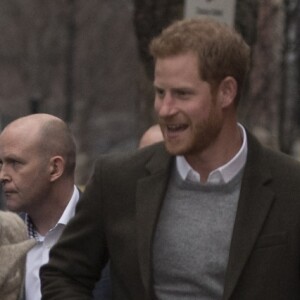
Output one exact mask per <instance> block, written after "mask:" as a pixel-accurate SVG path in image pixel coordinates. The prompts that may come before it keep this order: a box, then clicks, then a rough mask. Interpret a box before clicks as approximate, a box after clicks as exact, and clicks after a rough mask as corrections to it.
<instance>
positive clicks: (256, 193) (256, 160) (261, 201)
mask: <svg viewBox="0 0 300 300" xmlns="http://www.w3.org/2000/svg"><path fill="white" fill-rule="evenodd" d="M247 136H248V158H247V163H246V166H245V170H244V176H243V180H242V186H241V192H240V199H239V204H238V210H237V215H236V220H235V226H234V230H233V236H232V242H231V248H230V255H229V261H228V267H227V272H226V278H225V289H224V295H223V299H224V300H228V299H230V296H231V295H232V293H233V291H234V288H235V286H236V285H237V283H238V280H239V277H240V275H241V273H242V271H243V268H244V267H245V265H246V262H247V259H248V257H249V255H250V254H251V251H252V249H253V247H254V245H255V242H256V240H257V238H258V235H259V232H260V230H261V228H262V226H263V224H264V220H265V219H266V217H267V215H268V212H269V210H270V207H271V204H272V202H273V200H274V194H273V191H272V189H271V188H270V181H271V179H272V178H271V174H270V172H269V169H268V167H267V165H266V164H265V159H264V151H263V149H262V147H261V146H260V145H259V144H258V142H257V141H256V140H255V139H254V138H253V137H252V136H251V135H249V134H248V135H247Z"/></svg>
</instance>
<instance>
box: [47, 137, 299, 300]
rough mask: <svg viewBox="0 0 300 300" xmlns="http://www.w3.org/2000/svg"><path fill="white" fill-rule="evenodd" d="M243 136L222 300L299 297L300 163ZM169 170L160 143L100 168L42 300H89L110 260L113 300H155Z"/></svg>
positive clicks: (56, 256)
mask: <svg viewBox="0 0 300 300" xmlns="http://www.w3.org/2000/svg"><path fill="white" fill-rule="evenodd" d="M247 136H248V154H247V162H246V165H245V168H244V173H243V178H242V185H241V192H240V198H239V203H238V208H237V214H236V220H235V224H234V229H233V236H232V241H231V247H230V254H229V262H228V266H227V272H226V278H225V288H224V295H223V300H254V299H255V300H279V299H281V300H282V299H284V300H296V299H300V275H299V274H300V270H299V259H300V164H299V163H298V162H296V161H295V160H293V159H292V158H290V157H288V156H287V155H284V154H281V153H278V152H274V151H271V150H269V149H267V148H264V147H262V146H261V145H260V144H259V142H258V141H257V140H256V139H255V138H254V137H253V136H252V135H251V134H249V133H247ZM173 163H174V157H172V156H170V155H169V154H168V153H167V152H166V151H165V149H164V146H163V144H156V145H153V146H150V147H147V148H144V149H141V150H138V151H136V152H134V153H128V154H124V155H108V156H103V157H102V158H100V159H99V160H98V162H97V163H96V166H95V171H94V175H93V177H92V179H91V181H90V183H89V184H88V186H87V188H86V191H85V193H84V195H83V197H82V199H81V200H80V201H79V204H78V210H77V214H76V216H75V218H74V219H73V220H72V221H71V222H70V223H69V225H68V226H67V228H66V230H65V232H64V234H63V235H62V237H61V239H60V241H59V242H58V243H57V245H56V246H55V247H54V248H53V249H52V251H51V253H50V257H51V258H50V262H49V263H48V264H47V265H45V266H44V267H43V268H42V272H41V279H42V292H43V298H42V299H43V300H61V299H64V300H68V299H70V300H71V299H72V300H76V299H78V300H85V299H90V295H91V290H92V287H93V285H94V282H95V281H96V280H97V278H98V276H99V272H100V270H101V268H102V267H103V266H104V265H105V264H106V262H107V260H108V259H110V264H111V278H112V286H113V299H115V300H129V299H132V300H150V299H155V296H154V289H153V274H152V241H153V236H154V232H155V227H156V224H157V219H158V215H159V211H160V207H161V204H162V201H163V199H164V195H165V191H166V188H167V184H168V180H169V176H170V168H171V167H172V165H173Z"/></svg>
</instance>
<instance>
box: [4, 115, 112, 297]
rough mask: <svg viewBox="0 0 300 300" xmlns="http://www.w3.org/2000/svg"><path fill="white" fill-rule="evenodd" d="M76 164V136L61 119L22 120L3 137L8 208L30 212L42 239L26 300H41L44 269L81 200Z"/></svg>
mask: <svg viewBox="0 0 300 300" xmlns="http://www.w3.org/2000/svg"><path fill="white" fill-rule="evenodd" d="M75 165H76V146H75V142H74V138H73V136H72V133H71V131H70V130H69V128H68V126H67V125H66V124H65V123H64V122H63V121H62V120H61V119H59V118H57V117H55V116H52V115H49V114H34V115H29V116H25V117H22V118H19V119H17V120H15V121H13V122H12V123H10V124H8V125H7V126H6V128H4V130H3V131H2V133H1V135H0V166H1V168H0V180H1V182H2V188H3V191H4V195H5V200H6V207H7V208H8V209H9V210H11V211H14V212H22V213H24V219H25V222H26V224H27V228H28V234H29V236H30V237H31V238H34V239H35V240H36V241H37V244H36V245H35V246H34V247H33V248H32V249H31V250H30V251H29V252H28V254H27V262H26V279H25V295H26V300H40V299H41V292H40V278H39V269H40V267H41V266H42V265H43V264H45V263H46V262H48V257H49V250H50V248H51V247H52V246H53V245H54V244H55V243H56V242H57V240H58V239H59V237H60V235H61V233H62V231H63V229H64V228H65V226H66V224H67V223H68V222H69V220H70V219H71V218H72V217H73V216H74V214H75V207H76V204H77V202H78V199H79V190H78V189H77V188H76V186H75V185H74V174H75ZM105 280H106V279H105ZM103 299H104V298H103ZM105 299H106V298H105Z"/></svg>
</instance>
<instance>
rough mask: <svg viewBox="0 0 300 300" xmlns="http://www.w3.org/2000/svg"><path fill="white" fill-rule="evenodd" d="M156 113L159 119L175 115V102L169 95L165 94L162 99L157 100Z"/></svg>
mask: <svg viewBox="0 0 300 300" xmlns="http://www.w3.org/2000/svg"><path fill="white" fill-rule="evenodd" d="M156 111H157V114H158V115H159V116H160V117H168V116H172V115H174V114H175V113H176V111H177V110H176V105H175V100H174V99H173V98H172V96H171V95H168V94H166V95H165V97H164V98H163V99H160V100H158V103H157V104H156Z"/></svg>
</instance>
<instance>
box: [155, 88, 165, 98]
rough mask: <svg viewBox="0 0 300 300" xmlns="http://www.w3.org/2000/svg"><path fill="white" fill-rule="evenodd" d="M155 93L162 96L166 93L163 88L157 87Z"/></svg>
mask: <svg viewBox="0 0 300 300" xmlns="http://www.w3.org/2000/svg"><path fill="white" fill-rule="evenodd" d="M155 93H156V95H157V96H158V97H160V98H162V97H163V96H164V94H165V92H164V90H161V89H156V90H155Z"/></svg>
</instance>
